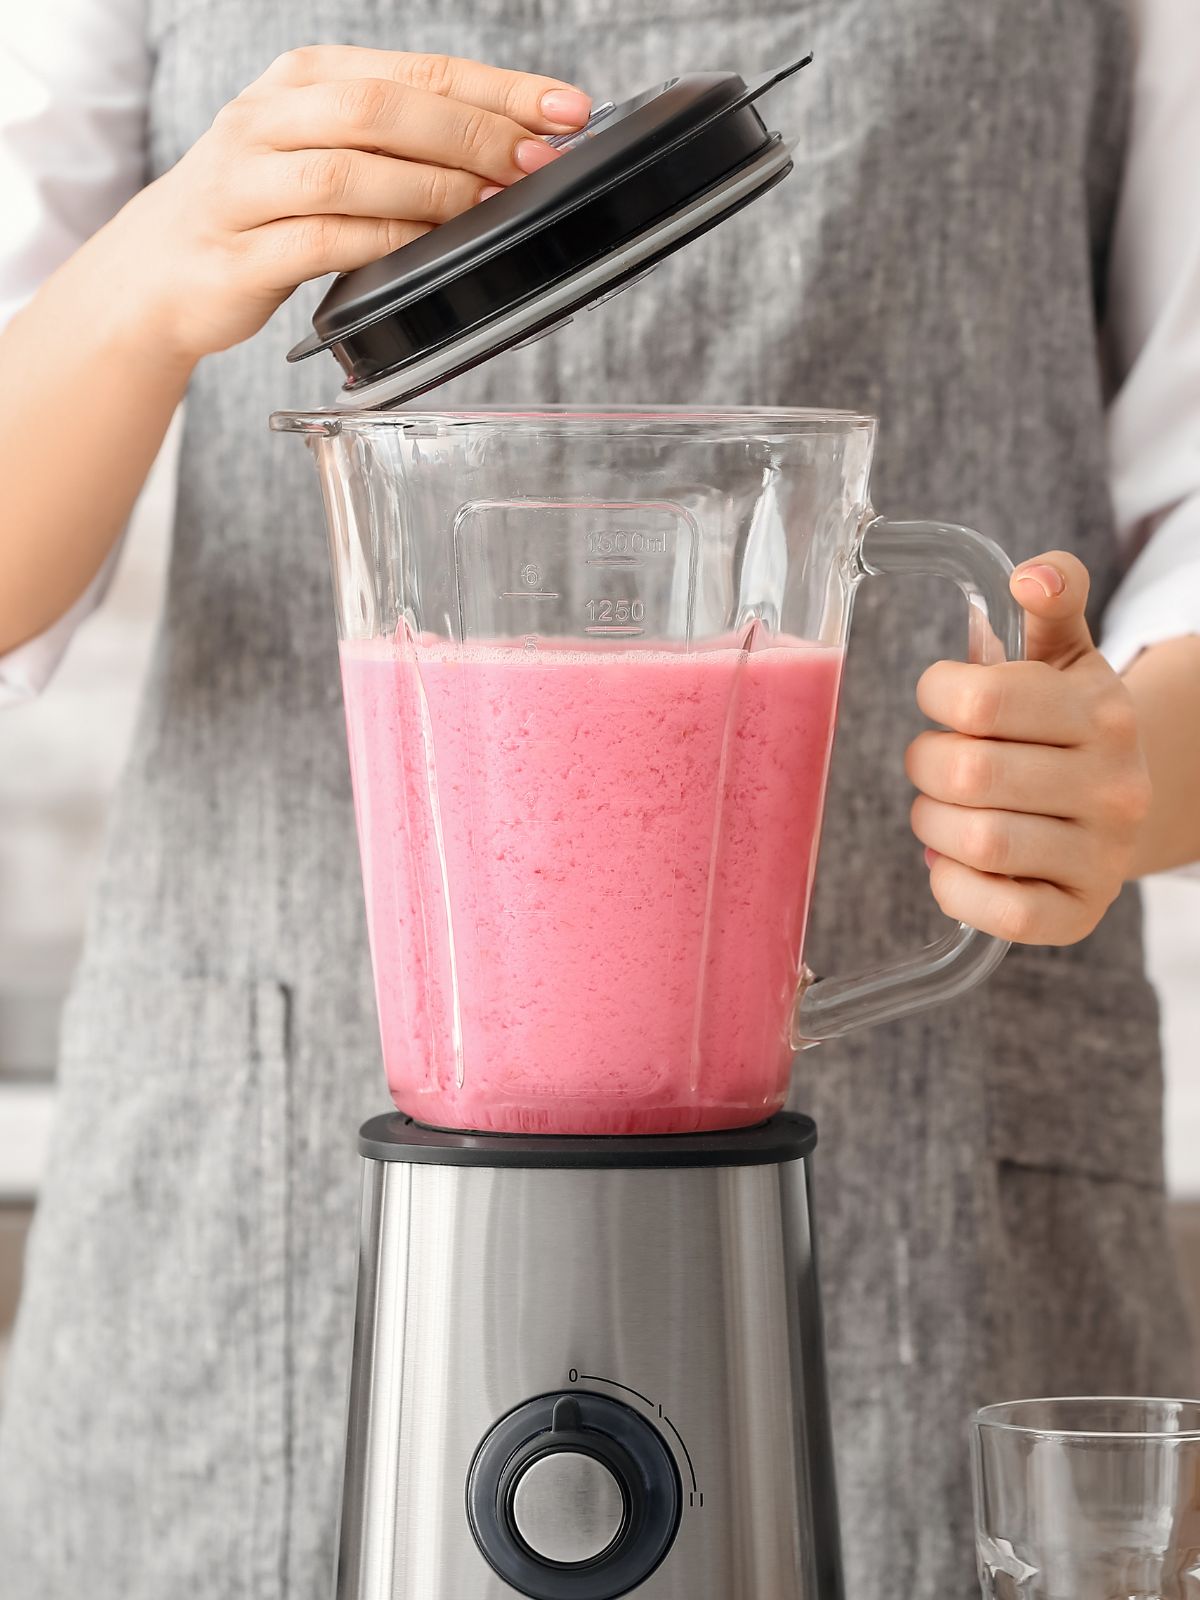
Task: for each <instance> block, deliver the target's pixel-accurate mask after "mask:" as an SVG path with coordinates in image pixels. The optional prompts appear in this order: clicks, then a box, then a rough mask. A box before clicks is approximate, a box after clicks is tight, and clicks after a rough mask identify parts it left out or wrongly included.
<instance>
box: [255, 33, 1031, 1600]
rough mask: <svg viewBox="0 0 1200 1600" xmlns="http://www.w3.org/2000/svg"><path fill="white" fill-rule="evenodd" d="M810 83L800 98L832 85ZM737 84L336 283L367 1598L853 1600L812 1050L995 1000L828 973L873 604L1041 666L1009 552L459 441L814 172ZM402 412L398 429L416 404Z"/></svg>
mask: <svg viewBox="0 0 1200 1600" xmlns="http://www.w3.org/2000/svg"><path fill="white" fill-rule="evenodd" d="M795 65H796V66H798V65H803V63H797V64H795ZM793 70H795V66H793V67H791V68H788V69H786V70H785V72H783V73H778V74H775V75H773V76H772V77H771V78H769V79H767V80H763V82H761V83H760V84H758V85H754V86H752V87H749V88H748V87H747V86H746V85H745V84H744V83H743V81H742V80H741V79H740V78H738V77H736V76H735V75H733V74H714V75H708V76H703V77H697V78H690V79H689V78H682V79H676V80H672V81H671V82H670V83H668V84H667V85H665V86H664V87H663V88H661V89H659V90H655V91H652V92H650V93H649V94H647V95H643V96H640V97H638V98H637V99H635V100H633V101H630V102H627V103H626V104H625V105H623V106H618V107H610V108H604V110H603V111H602V112H601V113H600V114H599V115H598V118H597V119H594V120H593V124H590V125H589V127H588V128H587V129H585V130H584V131H583V133H582V134H581V135H580V136H579V138H578V139H577V140H576V141H574V148H572V149H571V150H570V151H569V152H568V153H567V154H566V155H565V156H563V157H562V158H561V159H560V160H559V161H558V162H555V163H553V164H552V165H551V166H549V167H547V168H544V169H542V171H541V172H539V173H537V174H535V175H534V177H532V178H529V179H526V180H523V181H522V183H520V184H519V185H517V186H515V187H514V188H513V189H512V190H510V191H508V192H506V193H505V194H502V195H498V196H496V197H494V198H493V199H491V200H489V201H486V202H484V203H483V204H482V205H480V206H478V207H477V208H475V210H474V211H473V212H471V213H468V214H467V215H466V216H464V217H460V218H458V219H457V220H456V221H455V222H452V223H449V224H446V225H445V226H444V227H443V228H441V229H438V230H436V231H435V233H433V234H430V235H427V236H425V237H424V238H422V239H420V240H418V241H416V243H415V244H412V245H409V246H407V247H405V249H403V250H401V251H398V252H396V253H395V254H394V255H393V256H392V257H389V258H386V260H385V261H383V262H381V263H377V264H376V265H375V266H374V267H369V268H366V269H363V271H362V272H361V273H353V274H350V275H349V276H348V277H347V278H345V279H340V280H338V282H337V283H335V285H334V287H333V288H332V289H331V290H330V293H329V295H328V296H327V297H326V300H325V301H323V302H322V305H321V307H320V308H318V311H317V314H316V317H315V318H314V334H313V336H312V338H310V339H309V340H306V341H305V343H304V344H303V345H302V346H299V347H298V348H297V350H296V351H295V352H293V355H294V356H296V357H297V358H299V357H302V356H305V355H309V354H312V353H313V352H314V351H316V350H321V349H325V350H330V351H332V352H333V353H334V354H335V355H336V356H337V358H338V360H339V362H340V364H341V366H342V368H343V371H344V373H345V374H346V383H345V387H344V389H343V391H342V394H341V396H340V397H339V399H338V403H337V405H336V406H334V407H332V408H331V409H330V410H329V411H325V412H314V413H280V414H277V415H276V416H275V417H274V418H273V419H272V425H273V427H275V428H276V429H277V430H279V431H285V432H294V433H297V434H299V435H300V436H301V437H302V438H303V439H304V440H305V442H306V443H307V445H308V446H309V449H310V451H311V453H312V455H313V456H314V458H315V461H316V465H317V467H318V472H319V477H320V483H321V489H322V493H323V496H324V504H325V511H326V519H327V523H328V528H329V538H330V549H331V557H332V568H333V577H334V590H335V604H336V613H337V621H338V635H339V641H340V659H341V667H342V681H343V691H344V699H345V705H346V716H347V728H348V733H349V745H350V758H351V770H352V776H353V780H354V794H355V809H356V818H357V825H358V832H359V841H360V849H361V855H362V864H363V878H364V887H365V894H366V904H367V922H368V931H369V935H370V945H371V956H372V963H373V968H374V975H375V985H376V996H377V1001H378V1007H379V1019H380V1032H381V1040H382V1046H383V1056H384V1065H385V1069H386V1072H387V1077H388V1083H389V1087H390V1089H391V1092H392V1098H393V1100H394V1102H395V1104H396V1107H397V1110H396V1111H395V1112H394V1113H391V1114H388V1115H384V1116H380V1117H376V1118H373V1119H372V1120H371V1121H369V1122H368V1123H367V1124H366V1125H365V1126H364V1128H363V1129H362V1130H361V1133H360V1140H359V1148H360V1151H361V1154H362V1156H363V1158H364V1169H365V1178H364V1200H363V1211H362V1228H361V1236H360V1241H359V1281H358V1292H357V1307H356V1319H355V1333H354V1349H353V1359H352V1363H351V1379H350V1401H349V1417H348V1425H347V1444H346V1462H345V1476H344V1492H343V1502H342V1512H341V1538H340V1552H339V1561H338V1572H337V1580H336V1593H337V1595H338V1596H339V1597H340V1600H384V1597H388V1600H417V1597H418V1596H419V1597H420V1600H505V1597H509V1596H513V1595H524V1596H528V1597H531V1600H616V1597H617V1596H620V1595H624V1594H629V1593H633V1592H636V1593H637V1594H638V1595H644V1596H646V1600H752V1597H754V1600H761V1597H763V1596H769V1597H771V1600H838V1597H839V1596H840V1594H841V1578H840V1557H839V1536H838V1524H837V1510H836V1491H835V1483H834V1470H833V1452H832V1438H831V1430H830V1418H829V1404H828V1394H827V1385H826V1377H825V1364H824V1350H823V1337H822V1328H821V1310H820V1300H819V1295H818V1288H817V1265H816V1247H815V1236H814V1227H813V1218H812V1209H811V1181H810V1180H811V1157H812V1152H813V1149H814V1146H815V1144H816V1129H815V1127H814V1125H813V1123H812V1122H811V1121H810V1120H809V1119H807V1118H805V1117H803V1116H799V1115H790V1114H787V1113H785V1112H783V1110H782V1107H783V1105H784V1101H785V1098H786V1096H787V1092H788V1086H789V1076H790V1071H791V1065H792V1060H793V1057H794V1055H795V1053H796V1051H798V1050H801V1049H803V1048H804V1047H806V1046H807V1045H810V1044H813V1043H816V1042H818V1041H819V1040H821V1039H825V1038H831V1037H834V1036H836V1035H839V1034H841V1033H844V1032H846V1031H847V1030H848V1029H851V1028H855V1027H859V1026H863V1025H867V1024H875V1023H879V1022H882V1021H884V1020H886V1019H887V1018H889V1017H894V1016H898V1015H901V1014H904V1013H906V1012H908V1011H911V1010H914V1009H916V1008H918V1007H920V1006H925V1005H928V1004H931V1003H933V1002H935V1001H937V1000H941V999H944V998H949V997H951V996H953V995H955V994H957V993H960V992H961V991H962V990H964V989H965V988H967V987H969V986H970V985H971V984H973V983H975V982H978V981H979V980H980V979H981V978H983V977H984V976H986V974H987V973H988V972H989V971H990V970H991V969H992V968H993V967H994V965H995V964H996V962H997V961H998V960H999V959H1000V958H1001V957H1002V955H1003V953H1004V947H1003V945H1001V944H999V943H998V942H997V941H995V940H992V939H989V938H986V937H984V936H982V935H980V934H978V933H977V932H975V931H974V930H972V929H969V928H966V927H962V926H957V927H952V928H950V929H949V930H948V932H947V934H946V935H945V937H944V938H943V939H942V940H940V941H939V942H938V943H937V944H935V945H934V946H932V947H931V948H930V949H927V950H925V951H923V952H920V953H918V954H916V955H913V956H908V957H905V958H901V959H899V960H897V961H896V962H895V963H894V964H892V965H890V966H888V967H887V968H885V969H882V970H876V971H873V972H868V973H861V974H852V975H846V976H832V977H830V976H822V977H819V978H818V977H815V976H814V974H813V972H812V971H811V970H810V968H809V967H808V965H807V964H806V962H805V959H804V954H805V953H804V931H805V921H806V916H807V910H808V901H809V896H810V892H811V887H812V880H813V874H814V871H815V866H816V858H817V846H818V839H819V832H820V816H821V808H822V804H823V801H824V792H825V783H826V777H827V772H828V766H829V758H830V752H831V747H832V741H833V735H834V723H835V720H836V706H837V695H838V686H839V682H840V676H841V666H842V659H843V652H844V650H845V648H846V643H847V636H848V631H849V624H850V616H851V606H852V601H853V597H854V593H855V591H856V589H857V588H858V586H859V584H860V583H861V582H863V581H864V580H866V579H868V578H871V577H875V576H882V575H887V576H891V575H902V574H907V573H917V572H919V573H935V574H939V575H941V576H943V577H947V578H950V579H951V580H952V581H953V582H954V583H955V584H957V586H958V587H959V589H960V590H961V592H962V593H963V595H964V596H965V598H966V601H967V609H968V614H969V617H970V621H971V627H970V639H971V655H972V658H973V659H976V660H995V659H1004V658H1005V657H1006V656H1008V657H1011V656H1013V655H1017V654H1019V653H1020V647H1021V639H1020V626H1019V613H1018V611H1017V608H1016V606H1015V604H1014V603H1013V602H1012V601H1011V599H1010V597H1009V593H1008V575H1009V572H1010V570H1011V569H1010V567H1009V564H1008V562H1007V560H1006V558H1005V557H1004V556H1003V555H1002V554H1001V552H1000V551H999V550H998V549H997V548H996V547H995V546H994V545H992V544H991V543H990V542H989V541H988V540H986V539H984V538H983V537H981V536H980V535H978V534H976V533H973V532H971V531H970V530H967V529H963V528H958V527H955V526H952V525H947V524H938V523H924V522H922V523H913V522H906V523H893V522H888V521H886V520H885V519H883V518H880V517H878V516H876V515H875V514H874V512H873V511H872V509H871V506H870V499H869V474H870V465H871V456H872V450H873V446H874V440H875V423H874V421H873V419H871V418H869V417H866V416H858V415H852V414H849V413H830V412H822V411H815V410H809V411H802V410H753V409H745V410H731V409H725V410H720V409H695V410H672V409H663V408H654V407H624V408H610V409H608V410H604V411H600V410H594V409H587V408H585V407H579V408H561V407H559V408H551V409H546V410H541V411H537V410H524V411H518V410H509V411H505V410H491V411H474V412H466V411H460V412H438V411H435V410H425V409H420V410H418V409H413V408H412V407H411V405H409V404H408V403H409V402H411V401H412V400H413V399H414V398H415V397H416V396H417V395H418V394H421V393H424V392H425V391H426V390H428V389H429V388H430V387H432V386H433V385H434V384H436V383H437V382H439V381H441V380H442V379H443V378H445V377H448V376H450V375H452V374H453V373H455V372H459V371H462V370H465V368H466V367H468V366H470V365H473V364H474V363H476V362H478V361H480V360H483V359H486V358H488V357H489V356H491V355H493V354H495V353H497V352H498V351H499V350H502V349H504V348H507V347H509V346H511V345H512V344H514V343H517V342H520V341H521V340H522V339H524V338H527V337H530V336H540V335H541V333H543V332H546V331H549V330H551V329H553V328H554V327H555V326H557V325H558V324H559V323H560V322H562V321H563V319H564V317H566V318H569V317H570V316H571V315H573V314H575V313H577V312H578V311H580V310H581V309H583V308H584V307H589V306H591V305H592V304H594V303H596V302H597V301H598V300H600V299H604V298H607V297H609V296H610V295H611V293H612V292H613V291H614V290H615V289H619V288H620V287H622V286H623V285H624V284H625V283H627V282H629V281H631V280H632V278H633V277H635V276H638V275H640V274H641V273H642V272H644V271H645V270H646V268H647V267H648V266H649V265H652V264H653V262H654V261H655V260H657V259H659V258H660V257H661V256H662V255H664V254H666V253H668V252H669V251H671V250H673V249H676V248H678V247H679V245H681V244H682V243H684V242H686V240H687V239H689V238H691V237H694V236H695V234H696V233H697V232H700V231H702V230H703V229H704V228H705V227H708V226H712V225H713V224H714V223H715V222H719V221H720V220H721V219H722V218H723V217H725V216H727V215H729V214H730V213H731V212H732V211H733V210H736V209H737V208H738V207H739V206H740V205H742V204H745V203H747V201H748V200H750V199H753V198H754V197H755V196H756V195H757V194H760V193H762V192H764V190H765V189H766V188H769V187H771V186H772V185H773V184H774V183H775V182H777V181H779V179H780V178H782V177H783V176H785V175H786V174H787V172H788V170H789V169H790V164H791V163H790V156H789V155H788V152H787V150H786V148H785V147H784V145H783V143H782V141H781V140H780V138H779V136H778V135H774V134H771V133H769V132H768V131H767V129H766V127H765V125H764V124H763V122H762V121H761V119H760V118H759V116H758V113H757V111H756V109H755V101H756V99H757V97H758V95H760V94H761V93H762V92H763V90H764V89H765V88H767V87H769V86H770V84H771V83H773V82H776V81H778V79H779V78H780V77H783V76H786V72H787V71H793ZM395 406H401V407H402V409H391V408H392V407H395Z"/></svg>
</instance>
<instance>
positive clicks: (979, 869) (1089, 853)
mask: <svg viewBox="0 0 1200 1600" xmlns="http://www.w3.org/2000/svg"><path fill="white" fill-rule="evenodd" d="M1012 592H1013V594H1014V595H1015V596H1016V598H1017V600H1018V601H1019V602H1020V604H1021V606H1022V608H1023V610H1024V611H1025V613H1026V618H1025V621H1026V636H1027V653H1028V660H1026V661H1010V662H1005V663H1004V664H1002V665H999V666H992V667H984V666H971V665H968V664H966V663H964V662H961V661H939V662H937V663H936V664H935V665H934V666H932V667H930V668H929V670H928V671H927V672H926V673H925V674H924V676H923V677H922V678H921V681H920V683H919V684H918V685H917V703H918V704H919V705H920V707H921V710H922V711H923V712H924V713H925V715H926V716H927V717H929V718H930V720H931V721H933V722H938V723H941V724H942V726H943V728H945V729H946V730H948V731H946V732H930V733H922V734H920V735H919V736H918V737H917V738H916V739H914V740H913V742H912V744H911V745H910V746H909V748H908V756H907V760H906V763H905V764H906V766H907V769H908V775H909V777H910V778H911V779H912V781H913V783H914V784H915V785H916V787H917V788H918V789H919V790H920V793H919V794H918V796H917V798H916V800H915V801H914V803H913V808H912V825H913V832H914V833H915V834H916V836H917V838H918V839H919V840H920V841H921V843H922V844H924V845H925V846H926V847H927V848H926V852H925V858H926V862H927V863H928V865H929V869H930V884H931V886H932V889H933V894H934V898H935V899H936V900H937V903H938V905H939V906H941V908H942V910H943V911H944V912H946V914H947V915H948V916H951V917H954V918H956V919H957V920H959V921H961V922H966V923H968V924H969V925H970V926H971V927H974V928H980V929H982V930H983V932H985V933H991V934H995V935H997V936H998V937H999V938H1001V939H1011V940H1013V941H1014V942H1015V943H1018V944H1074V942H1075V941H1076V940H1077V939H1082V938H1084V937H1085V935H1087V934H1089V933H1091V931H1092V929H1093V928H1094V927H1095V926H1096V924H1097V923H1098V922H1099V921H1100V919H1101V917H1102V916H1103V915H1104V913H1105V911H1107V909H1108V907H1109V906H1110V905H1111V904H1112V902H1113V900H1115V899H1116V897H1117V894H1118V893H1119V891H1120V889H1121V885H1122V884H1123V883H1124V882H1125V879H1126V877H1127V876H1128V872H1129V867H1130V864H1131V862H1132V860H1133V855H1134V847H1135V844H1136V841H1137V835H1138V829H1139V827H1140V826H1141V824H1142V822H1143V820H1144V818H1145V816H1146V813H1147V811H1148V810H1149V806H1150V779H1149V776H1148V774H1147V771H1146V763H1145V760H1144V759H1143V756H1142V751H1141V746H1140V744H1139V741H1138V726H1137V717H1136V714H1135V711H1134V705H1133V700H1132V698H1131V696H1130V694H1129V691H1128V690H1127V689H1126V687H1125V685H1124V683H1123V682H1122V680H1121V679H1120V678H1119V677H1118V676H1117V674H1116V673H1115V672H1114V671H1113V670H1112V668H1111V667H1110V666H1109V665H1108V663H1107V661H1105V659H1104V657H1103V656H1102V655H1101V654H1100V652H1099V651H1098V650H1097V649H1096V647H1095V645H1094V644H1093V642H1092V636H1091V634H1090V633H1089V631H1088V626H1087V623H1086V622H1085V621H1084V615H1083V613H1084V606H1085V604H1086V602H1087V595H1088V575H1087V570H1086V568H1085V567H1084V566H1083V565H1082V563H1081V562H1079V561H1078V560H1077V559H1076V558H1075V557H1074V556H1072V555H1067V554H1065V553H1064V552H1062V551H1060V550H1054V551H1051V552H1050V553H1049V554H1048V555H1044V556H1038V557H1036V558H1035V559H1034V560H1033V561H1027V562H1025V563H1024V564H1023V565H1022V566H1020V567H1018V568H1017V570H1016V572H1014V573H1013V576H1012Z"/></svg>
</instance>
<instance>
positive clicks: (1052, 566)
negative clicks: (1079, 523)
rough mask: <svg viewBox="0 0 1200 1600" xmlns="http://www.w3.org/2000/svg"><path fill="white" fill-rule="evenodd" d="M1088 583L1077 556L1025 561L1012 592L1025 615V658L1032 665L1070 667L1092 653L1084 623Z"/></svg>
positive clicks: (1062, 552) (1052, 553)
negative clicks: (1041, 662)
mask: <svg viewBox="0 0 1200 1600" xmlns="http://www.w3.org/2000/svg"><path fill="white" fill-rule="evenodd" d="M1089 586H1090V580H1089V578H1088V571H1087V568H1086V567H1085V566H1084V564H1083V562H1082V561H1080V560H1079V558H1078V557H1077V556H1073V555H1069V554H1068V553H1067V552H1066V551H1065V550H1051V551H1050V552H1049V553H1048V554H1046V555H1044V556H1034V558H1033V560H1032V561H1023V562H1022V563H1021V565H1020V566H1019V567H1018V568H1017V570H1016V571H1015V572H1014V573H1013V575H1012V577H1011V578H1010V579H1009V587H1010V589H1011V590H1012V592H1013V595H1014V597H1015V599H1016V600H1017V601H1018V602H1019V604H1020V606H1021V609H1022V610H1023V611H1024V613H1025V653H1026V655H1027V656H1028V658H1029V660H1030V661H1047V662H1049V663H1050V665H1051V666H1054V667H1069V666H1070V665H1071V664H1072V662H1074V661H1078V660H1079V658H1080V657H1081V656H1084V655H1087V653H1088V652H1089V651H1090V650H1092V649H1093V648H1094V646H1093V644H1092V635H1091V632H1090V631H1089V629H1088V625H1087V623H1086V622H1085V620H1084V615H1083V612H1084V607H1085V606H1086V605H1087V597H1088V588H1089Z"/></svg>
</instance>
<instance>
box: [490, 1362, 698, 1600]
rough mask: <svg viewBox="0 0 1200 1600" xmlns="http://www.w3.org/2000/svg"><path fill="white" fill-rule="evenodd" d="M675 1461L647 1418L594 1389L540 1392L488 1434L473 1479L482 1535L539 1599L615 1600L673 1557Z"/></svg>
mask: <svg viewBox="0 0 1200 1600" xmlns="http://www.w3.org/2000/svg"><path fill="white" fill-rule="evenodd" d="M681 1504H682V1495H681V1492H680V1485H679V1470H678V1468H677V1466H676V1464H675V1458H674V1456H673V1455H672V1453H671V1451H670V1449H669V1447H668V1446H667V1445H666V1443H665V1442H664V1440H663V1438H662V1436H661V1435H660V1434H659V1433H658V1431H657V1429H656V1428H655V1427H654V1426H653V1425H652V1424H651V1423H650V1422H649V1421H648V1420H647V1419H646V1418H645V1417H643V1416H642V1415H641V1414H640V1413H639V1412H637V1411H634V1410H633V1409H632V1408H631V1407H630V1406H627V1405H624V1404H623V1403H622V1402H620V1401H618V1400H610V1399H609V1397H608V1396H607V1395H602V1394H594V1393H592V1392H591V1391H589V1390H573V1391H572V1392H571V1393H570V1394H548V1395H541V1396H539V1397H538V1398H537V1399H536V1400H529V1401H526V1403H525V1404H524V1405H520V1406H518V1407H517V1408H516V1409H515V1410H514V1411H510V1412H509V1413H508V1415H507V1416H506V1417H502V1418H501V1419H500V1421H499V1422H498V1423H496V1425H495V1427H494V1428H492V1429H491V1431H490V1432H489V1433H488V1434H487V1436H486V1437H485V1438H484V1440H483V1442H482V1444H481V1445H480V1446H479V1449H478V1450H477V1451H476V1452H475V1459H474V1461H473V1462H472V1464H471V1472H470V1476H469V1478H468V1482H467V1511H468V1515H469V1518H470V1523H471V1532H472V1533H473V1534H474V1536H475V1542H476V1544H477V1545H478V1546H479V1549H480V1551H481V1552H482V1554H483V1555H484V1556H485V1557H486V1559H487V1560H488V1562H490V1564H491V1566H492V1567H493V1568H494V1570H495V1571H496V1572H497V1573H499V1575H500V1576H501V1577H502V1578H503V1579H504V1581H505V1582H506V1583H507V1584H508V1585H509V1586H510V1587H511V1588H513V1589H515V1590H516V1591H517V1592H518V1593H519V1594H523V1595H527V1596H529V1597H530V1600H615V1597H616V1596H618V1595H624V1594H627V1593H628V1592H629V1590H630V1589H633V1588H635V1587H636V1586H637V1585H638V1584H640V1583H642V1582H643V1581H644V1580H645V1579H646V1578H648V1577H649V1576H650V1574H651V1573H652V1572H653V1571H654V1569H655V1568H656V1567H657V1566H658V1565H659V1563H660V1562H661V1561H662V1560H663V1559H664V1557H665V1556H666V1555H667V1552H668V1551H669V1550H670V1548H671V1545H672V1543H673V1542H674V1539H675V1534H676V1532H677V1530H678V1527H679V1515H680V1508H681Z"/></svg>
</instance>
